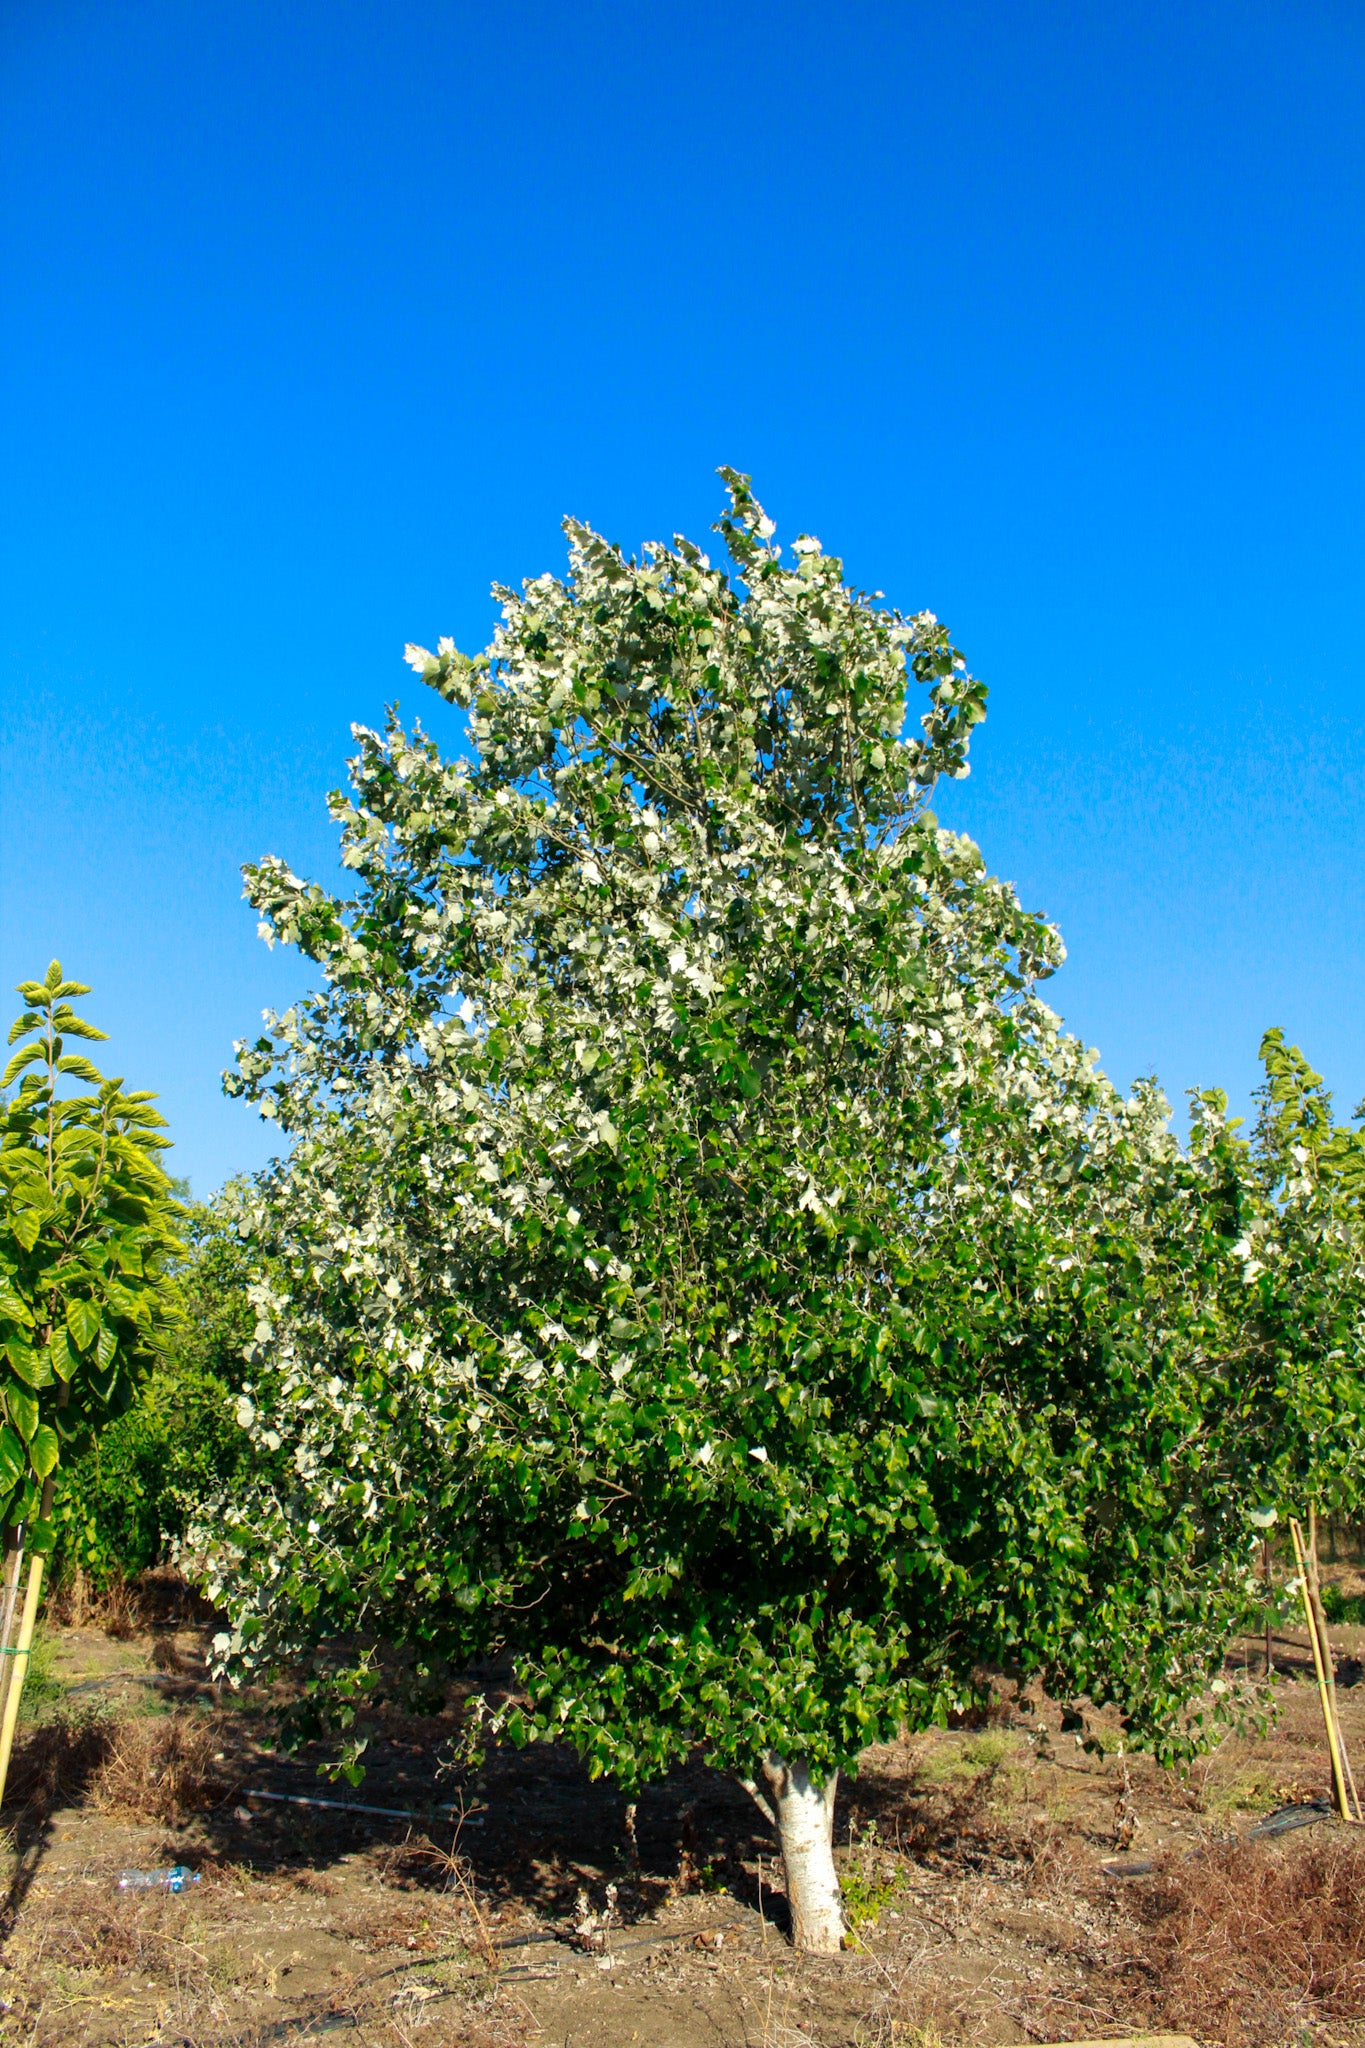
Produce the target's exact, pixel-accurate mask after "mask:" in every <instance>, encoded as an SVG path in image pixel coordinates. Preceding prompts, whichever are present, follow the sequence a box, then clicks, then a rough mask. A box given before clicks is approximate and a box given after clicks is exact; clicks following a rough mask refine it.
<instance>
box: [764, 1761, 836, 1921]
mask: <svg viewBox="0 0 1365 2048" xmlns="http://www.w3.org/2000/svg"><path fill="white" fill-rule="evenodd" d="M763 1775H764V1777H765V1778H766V1780H767V1783H768V1792H769V1799H770V1801H771V1813H772V1818H773V1820H774V1821H775V1822H776V1825H777V1837H778V1840H779V1842H780V1843H781V1845H782V1867H783V1870H784V1872H785V1873H786V1879H787V1905H788V1907H789V1909H790V1912H791V1921H792V1946H793V1948H798V1949H803V1950H804V1951H805V1952H806V1953H807V1954H809V1955H821V1956H830V1955H838V1953H839V1951H840V1949H841V1948H842V1947H843V1938H844V1908H843V1901H842V1899H841V1898H840V1895H839V1875H838V1872H837V1871H836V1870H835V1868H834V1790H835V1786H836V1785H837V1784H838V1773H837V1772H835V1771H831V1773H830V1775H829V1777H828V1778H827V1779H826V1780H825V1782H824V1784H823V1785H815V1784H813V1783H812V1782H811V1777H810V1773H809V1771H808V1770H807V1769H806V1765H805V1762H804V1760H803V1759H802V1758H800V1757H798V1758H797V1759H796V1760H795V1761H794V1762H792V1763H788V1761H787V1759H786V1758H785V1757H781V1756H778V1755H777V1754H776V1752H775V1751H772V1750H770V1751H769V1753H768V1755H767V1756H766V1757H765V1758H764V1759H763ZM765 1803H766V1802H765Z"/></svg>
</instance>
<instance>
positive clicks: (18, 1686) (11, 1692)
mask: <svg viewBox="0 0 1365 2048" xmlns="http://www.w3.org/2000/svg"><path fill="white" fill-rule="evenodd" d="M63 1391H65V1389H63ZM56 1485H57V1481H56V1478H55V1476H54V1474H52V1473H51V1472H49V1473H48V1475H47V1478H46V1479H45V1480H44V1481H43V1491H42V1496H41V1498H40V1499H39V1502H38V1519H39V1521H41V1522H45V1521H46V1520H47V1518H48V1516H49V1515H50V1514H51V1513H52V1496H53V1494H54V1492H55V1491H56ZM45 1563H46V1559H45V1557H44V1555H43V1553H42V1551H38V1552H37V1553H36V1554H35V1555H34V1557H33V1558H32V1560H31V1561H30V1564H29V1568H28V1591H27V1593H26V1594H25V1596H24V1614H23V1619H22V1621H21V1622H20V1623H19V1640H18V1642H17V1643H16V1644H15V1646H14V1654H13V1655H12V1656H8V1657H6V1658H4V1659H3V1661H4V1662H5V1663H6V1664H8V1665H9V1667H10V1674H9V1687H8V1690H7V1691H6V1693H5V1707H4V1714H3V1718H0V1805H3V1804H4V1798H5V1781H6V1779H7V1778H8V1777H9V1760H10V1752H11V1750H12V1749H13V1748H14V1731H15V1728H16V1727H17V1726H18V1722H19V1702H20V1699H21V1698H22V1697H23V1691H24V1679H25V1677H26V1676H27V1673H28V1667H29V1660H30V1658H31V1657H32V1655H33V1631H34V1630H35V1628H36V1627H37V1626H38V1601H39V1599H40V1598H41V1595H42V1590H43V1566H44V1564H45Z"/></svg>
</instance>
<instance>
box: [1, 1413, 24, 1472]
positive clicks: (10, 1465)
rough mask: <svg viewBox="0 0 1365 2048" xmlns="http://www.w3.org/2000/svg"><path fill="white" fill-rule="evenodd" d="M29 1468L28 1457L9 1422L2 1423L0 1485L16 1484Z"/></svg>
mask: <svg viewBox="0 0 1365 2048" xmlns="http://www.w3.org/2000/svg"><path fill="white" fill-rule="evenodd" d="M27 1470H28V1457H27V1455H26V1453H25V1451H24V1446H23V1444H22V1443H21V1442H20V1440H19V1437H18V1436H17V1434H16V1433H15V1431H14V1430H12V1429H11V1428H10V1426H9V1424H8V1423H7V1422H6V1423H0V1486H14V1485H16V1484H17V1483H18V1481H19V1480H20V1479H21V1478H22V1477H23V1475H24V1473H25V1472H26V1471H27Z"/></svg>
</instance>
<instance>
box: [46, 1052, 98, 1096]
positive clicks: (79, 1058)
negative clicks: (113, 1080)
mask: <svg viewBox="0 0 1365 2048" xmlns="http://www.w3.org/2000/svg"><path fill="white" fill-rule="evenodd" d="M57 1072H58V1073H59V1074H74V1075H75V1076H76V1079H77V1080H78V1081H88V1082H89V1083H90V1085H91V1086H92V1087H93V1088H98V1087H99V1085H100V1082H101V1081H102V1080H103V1079H104V1076H103V1074H102V1073H101V1072H100V1070H99V1068H98V1067H97V1066H95V1065H93V1064H92V1062H91V1061H90V1060H88V1059H87V1058H86V1057H85V1054H84V1053H82V1052H64V1053H63V1054H62V1056H61V1058H60V1059H59V1060H58V1062H57Z"/></svg>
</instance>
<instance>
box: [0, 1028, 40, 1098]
mask: <svg viewBox="0 0 1365 2048" xmlns="http://www.w3.org/2000/svg"><path fill="white" fill-rule="evenodd" d="M44 1058H46V1051H45V1048H44V1046H43V1042H42V1040H41V1039H35V1040H34V1041H33V1043H32V1044H31V1045H21V1046H20V1048H19V1050H18V1052H16V1053H14V1054H13V1055H12V1056H11V1058H10V1061H9V1064H8V1065H7V1066H6V1068H5V1071H4V1073H3V1074H0V1088H8V1087H9V1084H10V1082H11V1081H12V1080H13V1079H14V1077H15V1075H16V1074H22V1073H23V1071H24V1068H25V1067H31V1066H32V1065H33V1064H34V1062H35V1060H41V1059H44Z"/></svg>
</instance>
